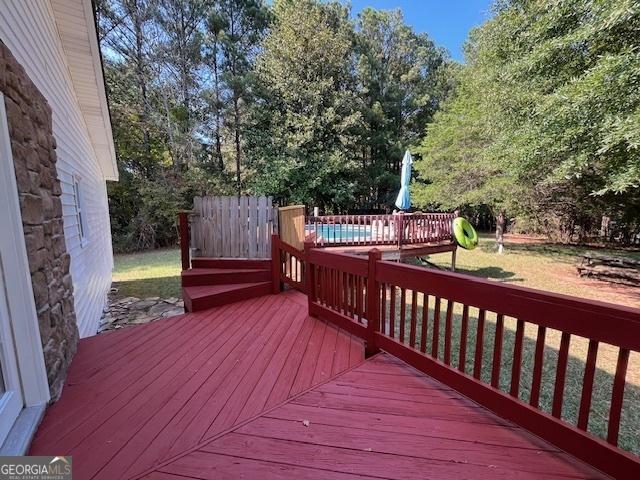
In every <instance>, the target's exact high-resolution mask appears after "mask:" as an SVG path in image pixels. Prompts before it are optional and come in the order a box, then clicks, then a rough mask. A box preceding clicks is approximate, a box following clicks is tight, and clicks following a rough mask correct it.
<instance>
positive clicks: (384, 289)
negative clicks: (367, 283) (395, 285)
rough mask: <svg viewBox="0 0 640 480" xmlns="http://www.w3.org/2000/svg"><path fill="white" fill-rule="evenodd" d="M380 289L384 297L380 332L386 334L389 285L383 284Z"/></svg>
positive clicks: (381, 299) (381, 301)
mask: <svg viewBox="0 0 640 480" xmlns="http://www.w3.org/2000/svg"><path fill="white" fill-rule="evenodd" d="M380 289H381V290H382V296H381V298H380V303H381V306H380V332H381V333H383V334H384V333H385V328H386V326H387V317H386V315H387V285H386V284H384V283H381V284H380Z"/></svg>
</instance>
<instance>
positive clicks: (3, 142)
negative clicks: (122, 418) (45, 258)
mask: <svg viewBox="0 0 640 480" xmlns="http://www.w3.org/2000/svg"><path fill="white" fill-rule="evenodd" d="M0 205H3V208H2V209H1V210H2V211H1V212H0V222H1V224H2V228H0V248H1V249H2V252H3V269H4V275H5V280H6V279H7V278H10V279H11V281H10V282H7V281H5V290H6V295H7V306H8V308H9V313H10V323H11V329H12V331H13V338H14V345H15V355H16V360H17V364H18V371H19V376H20V382H21V384H22V395H23V398H24V403H25V407H27V408H28V407H33V406H41V405H45V404H46V403H47V402H48V401H49V399H50V395H49V384H48V381H47V371H46V367H45V363H44V354H43V352H42V341H41V339H40V326H39V324H38V315H37V313H36V306H35V300H34V297H33V287H32V285H31V273H30V270H29V260H28V257H27V248H26V245H25V240H24V230H23V228H22V214H21V212H20V201H19V199H18V186H17V183H16V175H15V169H14V164H13V154H12V151H11V140H10V137H9V125H8V120H7V112H6V109H5V101H4V95H3V94H2V92H0ZM5 255H6V256H5ZM18 320H19V321H18Z"/></svg>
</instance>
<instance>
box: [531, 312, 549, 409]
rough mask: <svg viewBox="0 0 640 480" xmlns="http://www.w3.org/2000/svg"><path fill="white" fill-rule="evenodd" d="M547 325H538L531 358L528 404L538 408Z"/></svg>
mask: <svg viewBox="0 0 640 480" xmlns="http://www.w3.org/2000/svg"><path fill="white" fill-rule="evenodd" d="M546 333H547V327H544V326H542V325H538V337H537V338H536V353H535V357H534V360H533V378H532V380H531V398H530V399H529V404H530V405H531V406H532V407H535V408H538V405H539V404H540V385H541V384H542V368H543V366H544V365H543V364H544V344H545V336H546Z"/></svg>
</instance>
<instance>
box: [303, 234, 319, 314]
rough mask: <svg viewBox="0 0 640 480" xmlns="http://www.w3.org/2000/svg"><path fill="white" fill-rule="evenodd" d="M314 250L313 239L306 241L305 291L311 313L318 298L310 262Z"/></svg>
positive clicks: (304, 262) (304, 258)
mask: <svg viewBox="0 0 640 480" xmlns="http://www.w3.org/2000/svg"><path fill="white" fill-rule="evenodd" d="M312 248H313V239H312V238H308V239H306V240H305V241H304V257H303V259H302V262H303V265H304V289H305V292H306V293H307V304H308V309H309V312H311V304H312V303H313V301H314V300H315V297H316V286H315V283H314V279H313V277H314V275H313V266H312V265H311V262H310V261H309V257H310V254H311V249H312Z"/></svg>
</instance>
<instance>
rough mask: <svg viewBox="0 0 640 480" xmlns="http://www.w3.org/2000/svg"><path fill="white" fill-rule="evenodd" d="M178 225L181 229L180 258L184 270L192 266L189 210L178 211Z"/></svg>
mask: <svg viewBox="0 0 640 480" xmlns="http://www.w3.org/2000/svg"><path fill="white" fill-rule="evenodd" d="M178 226H179V230H180V259H181V261H182V270H189V269H190V268H191V259H190V253H189V212H187V211H181V212H178Z"/></svg>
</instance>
